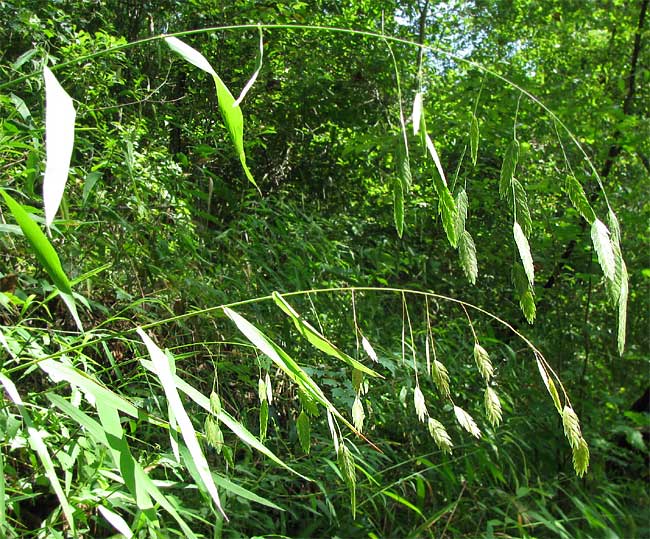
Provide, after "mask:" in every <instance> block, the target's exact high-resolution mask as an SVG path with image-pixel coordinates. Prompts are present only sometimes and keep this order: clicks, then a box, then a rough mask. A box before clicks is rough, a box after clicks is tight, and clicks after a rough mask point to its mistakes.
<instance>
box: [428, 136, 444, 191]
mask: <svg viewBox="0 0 650 539" xmlns="http://www.w3.org/2000/svg"><path fill="white" fill-rule="evenodd" d="M425 141H426V146H427V149H428V150H429V153H430V154H431V158H432V159H433V162H434V163H435V165H436V169H437V170H438V174H439V175H440V180H441V181H442V183H443V184H444V185H445V187H446V186H447V178H446V177H445V171H444V169H443V168H442V163H441V162H440V156H439V155H438V151H437V150H436V147H435V146H434V144H433V140H431V137H430V136H429V135H428V134H427V133H425ZM438 195H440V193H438Z"/></svg>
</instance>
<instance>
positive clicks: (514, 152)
mask: <svg viewBox="0 0 650 539" xmlns="http://www.w3.org/2000/svg"><path fill="white" fill-rule="evenodd" d="M518 161H519V141H517V139H513V140H512V141H511V142H510V144H509V145H508V149H507V150H506V154H505V156H504V157H503V164H502V165H501V176H500V180H499V195H501V198H503V197H506V196H507V195H508V194H509V191H510V190H511V189H512V179H513V177H514V174H515V169H516V168H517V162H518Z"/></svg>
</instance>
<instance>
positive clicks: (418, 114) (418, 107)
mask: <svg viewBox="0 0 650 539" xmlns="http://www.w3.org/2000/svg"><path fill="white" fill-rule="evenodd" d="M421 119H422V92H416V93H415V98H414V99H413V134H414V135H417V134H418V132H419V131H420V120H421Z"/></svg>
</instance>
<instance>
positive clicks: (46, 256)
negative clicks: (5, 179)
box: [0, 189, 83, 331]
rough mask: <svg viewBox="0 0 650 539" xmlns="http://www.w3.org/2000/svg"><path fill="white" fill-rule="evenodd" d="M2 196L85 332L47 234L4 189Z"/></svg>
mask: <svg viewBox="0 0 650 539" xmlns="http://www.w3.org/2000/svg"><path fill="white" fill-rule="evenodd" d="M0 195H2V197H3V198H4V200H5V202H6V203H7V206H9V210H10V211H11V213H12V215H13V216H14V219H16V222H17V223H18V225H19V226H20V228H21V230H22V231H23V234H24V235H25V237H26V238H27V240H28V241H29V243H30V245H31V246H32V249H33V251H34V254H35V255H36V258H37V259H38V261H39V262H40V264H41V266H43V269H45V271H46V272H47V274H48V275H49V276H50V279H52V282H53V283H54V285H55V286H56V287H57V288H58V290H59V294H61V298H62V299H63V301H64V302H65V304H66V305H67V307H68V309H69V311H70V314H71V315H72V318H73V319H74V321H75V323H76V324H77V327H78V328H79V331H83V326H82V325H81V320H80V319H79V315H78V314H77V307H76V304H75V301H74V297H73V295H72V287H71V286H70V281H69V280H68V277H67V275H66V274H65V272H64V271H63V267H62V266H61V260H59V255H57V254H56V251H55V250H54V247H52V244H51V243H50V242H49V240H48V239H47V237H46V236H45V234H43V231H42V230H41V229H40V227H39V226H38V225H37V224H36V223H35V222H34V220H33V219H32V218H31V217H30V216H29V214H28V213H27V212H26V211H25V210H24V209H23V207H22V206H21V205H20V204H19V203H18V202H16V201H15V200H14V199H13V198H12V196H11V195H10V194H9V193H7V192H5V191H4V190H3V189H0Z"/></svg>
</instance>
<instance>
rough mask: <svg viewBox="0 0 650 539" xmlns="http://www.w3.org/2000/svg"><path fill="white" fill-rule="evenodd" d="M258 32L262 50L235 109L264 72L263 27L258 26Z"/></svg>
mask: <svg viewBox="0 0 650 539" xmlns="http://www.w3.org/2000/svg"><path fill="white" fill-rule="evenodd" d="M257 30H258V32H259V35H260V48H259V52H258V55H257V64H256V65H255V71H254V72H253V74H252V75H251V78H250V79H248V82H247V83H246V85H245V86H244V87H243V88H242V91H241V93H240V94H239V97H238V98H237V101H235V103H234V104H233V106H234V107H238V106H239V105H240V104H241V102H242V101H243V100H244V97H246V94H247V93H248V91H249V90H250V89H251V88H252V87H253V84H255V81H256V80H257V76H258V75H259V74H260V71H261V70H262V61H263V59H264V36H263V35H262V27H261V26H258V27H257Z"/></svg>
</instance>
